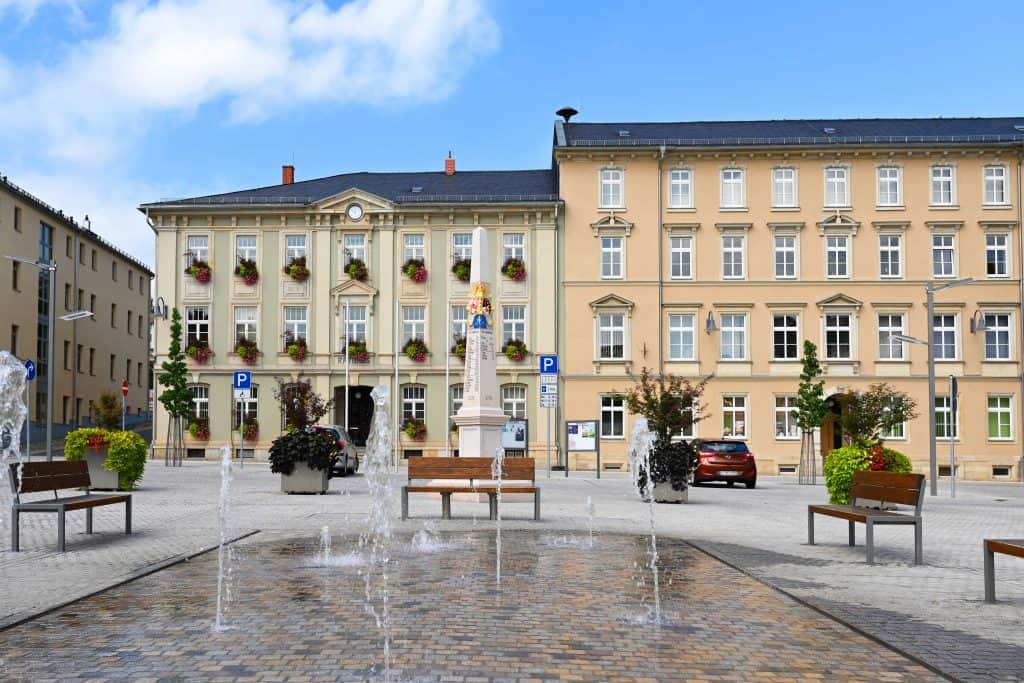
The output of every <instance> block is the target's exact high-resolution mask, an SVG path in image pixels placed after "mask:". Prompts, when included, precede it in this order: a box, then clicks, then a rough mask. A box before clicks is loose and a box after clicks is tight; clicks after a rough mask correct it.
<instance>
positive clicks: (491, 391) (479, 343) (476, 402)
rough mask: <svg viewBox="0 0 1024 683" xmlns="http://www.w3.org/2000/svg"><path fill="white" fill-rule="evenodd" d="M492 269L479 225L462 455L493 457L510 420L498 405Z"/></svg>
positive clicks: (458, 418) (460, 421)
mask: <svg viewBox="0 0 1024 683" xmlns="http://www.w3.org/2000/svg"><path fill="white" fill-rule="evenodd" d="M490 273H491V269H490V251H489V249H488V244H487V231H486V230H484V229H483V228H481V227H477V228H475V229H474V230H473V252H472V266H471V267H470V277H469V281H470V285H469V291H470V300H469V304H468V305H467V306H466V311H467V313H468V314H469V319H470V323H471V324H470V327H469V329H467V330H466V378H465V383H464V385H463V395H462V407H461V408H460V409H459V412H458V413H457V414H456V415H455V418H454V420H455V424H457V425H459V455H460V456H462V457H494V453H495V451H496V450H497V448H498V446H499V445H500V444H501V426H502V425H503V424H505V422H507V421H508V417H507V416H506V415H505V413H504V412H503V411H502V410H501V408H499V407H498V376H497V372H496V370H495V363H496V347H495V344H494V329H493V327H492V325H491V286H490V283H489V282H488V279H489V277H490Z"/></svg>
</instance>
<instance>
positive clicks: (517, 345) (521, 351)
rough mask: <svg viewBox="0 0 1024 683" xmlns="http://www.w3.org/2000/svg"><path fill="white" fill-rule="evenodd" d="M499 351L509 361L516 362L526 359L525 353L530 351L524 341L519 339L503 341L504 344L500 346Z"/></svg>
mask: <svg viewBox="0 0 1024 683" xmlns="http://www.w3.org/2000/svg"><path fill="white" fill-rule="evenodd" d="M501 352H502V353H503V354H505V357H506V358H508V359H509V360H510V361H513V362H516V363H522V362H523V361H524V360H525V359H526V356H527V354H529V353H530V352H529V350H528V349H527V348H526V342H524V341H522V340H521V339H510V340H509V341H507V342H505V345H504V346H502V347H501Z"/></svg>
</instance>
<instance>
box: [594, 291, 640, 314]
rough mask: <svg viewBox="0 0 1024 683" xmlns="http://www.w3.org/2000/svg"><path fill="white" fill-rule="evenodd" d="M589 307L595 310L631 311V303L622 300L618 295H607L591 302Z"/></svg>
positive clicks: (627, 300)
mask: <svg viewBox="0 0 1024 683" xmlns="http://www.w3.org/2000/svg"><path fill="white" fill-rule="evenodd" d="M590 307H591V308H593V309H595V310H596V309H598V308H626V309H629V310H632V309H633V302H632V301H630V300H629V299H623V298H622V297H621V296H619V295H618V294H607V295H605V296H603V297H601V298H600V299H595V300H594V301H591V302H590Z"/></svg>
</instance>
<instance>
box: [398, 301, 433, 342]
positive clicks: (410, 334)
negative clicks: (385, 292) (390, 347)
mask: <svg viewBox="0 0 1024 683" xmlns="http://www.w3.org/2000/svg"><path fill="white" fill-rule="evenodd" d="M426 320H427V309H426V308H425V307H423V306H402V341H403V342H407V341H410V340H412V339H419V340H421V341H422V340H424V339H426Z"/></svg>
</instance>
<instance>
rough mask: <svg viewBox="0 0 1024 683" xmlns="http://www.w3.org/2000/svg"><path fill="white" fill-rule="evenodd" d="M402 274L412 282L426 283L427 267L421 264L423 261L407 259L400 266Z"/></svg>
mask: <svg viewBox="0 0 1024 683" xmlns="http://www.w3.org/2000/svg"><path fill="white" fill-rule="evenodd" d="M402 272H403V273H404V274H405V276H406V277H407V278H409V279H410V280H412V281H413V282H426V281H427V266H426V264H424V263H423V259H418V258H411V259H409V260H408V261H406V262H405V263H404V264H402Z"/></svg>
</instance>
